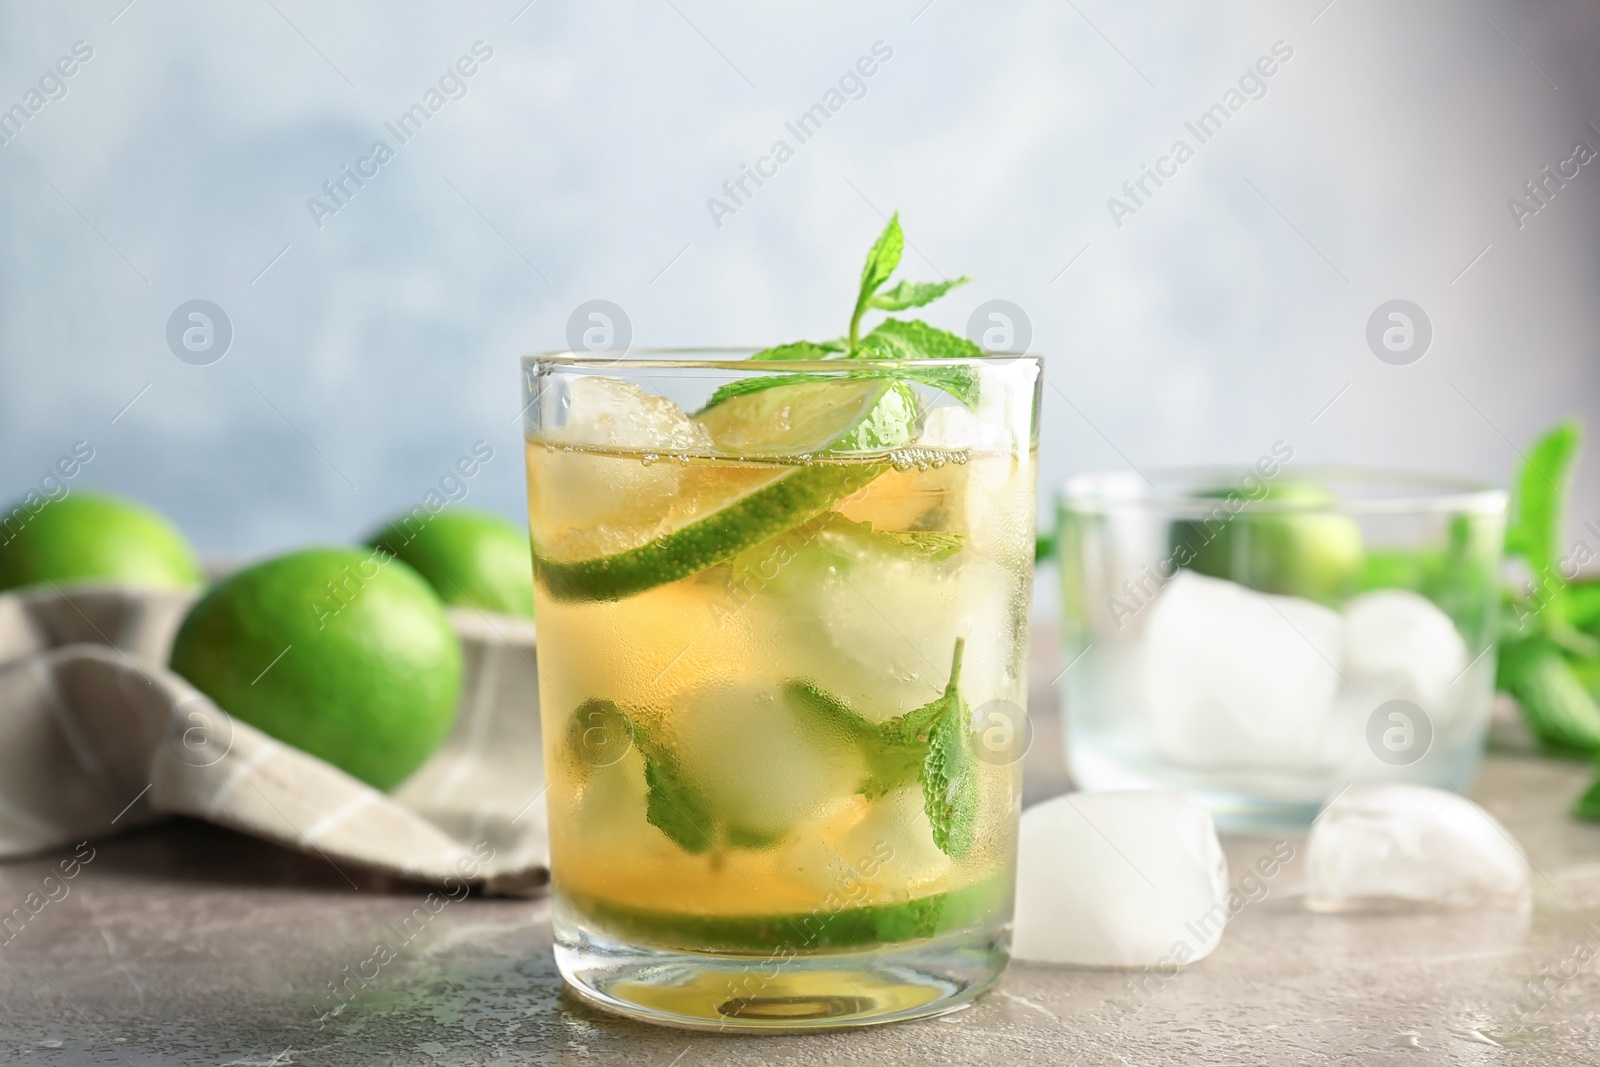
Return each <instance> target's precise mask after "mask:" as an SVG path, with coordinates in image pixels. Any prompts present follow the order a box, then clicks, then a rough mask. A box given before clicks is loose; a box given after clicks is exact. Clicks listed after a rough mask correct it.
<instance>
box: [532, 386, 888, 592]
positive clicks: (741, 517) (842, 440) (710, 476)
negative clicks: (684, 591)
mask: <svg viewBox="0 0 1600 1067" xmlns="http://www.w3.org/2000/svg"><path fill="white" fill-rule="evenodd" d="M695 421H697V422H699V423H700V424H701V425H702V426H704V427H705V429H706V430H707V432H709V433H710V434H711V437H712V440H713V441H714V442H715V445H716V449H717V451H718V452H719V453H721V454H725V455H727V456H728V457H729V458H731V459H737V458H740V457H743V458H760V459H763V460H770V459H775V458H785V459H794V460H796V461H799V465H795V466H791V465H788V464H776V463H774V464H773V465H772V469H771V472H770V474H769V473H767V472H765V471H757V472H756V473H755V474H754V475H752V472H751V470H750V468H749V467H748V466H734V465H732V464H724V463H717V462H715V461H693V462H695V463H696V466H700V465H701V464H703V465H704V467H705V470H704V474H705V476H704V477H703V478H698V479H696V480H694V481H692V482H686V484H685V485H684V486H683V490H682V491H683V492H684V493H686V494H693V495H694V497H695V499H694V500H693V504H694V505H695V506H694V507H693V508H692V509H688V510H689V511H690V514H692V515H693V516H694V517H693V519H692V520H691V521H688V522H685V523H683V524H682V525H679V526H678V527H676V528H674V529H671V530H668V531H667V532H665V533H663V534H662V535H661V536H659V537H657V538H656V539H655V540H653V541H650V542H649V543H648V544H644V545H640V546H639V547H638V548H633V549H629V550H628V551H626V552H619V553H617V554H615V555H609V556H599V557H596V558H592V559H585V560H578V561H575V562H567V561H557V560H552V559H548V558H546V557H545V556H544V555H543V554H542V553H541V552H540V551H539V546H538V545H537V544H535V546H534V576H535V579H536V580H537V581H538V582H539V583H540V584H541V585H542V586H543V587H544V589H545V591H546V592H548V593H549V594H550V595H551V596H552V597H554V598H556V599H557V600H621V599H622V598H624V597H629V596H633V595H634V594H636V593H642V592H644V591H645V590H646V589H653V588H655V587H656V586H658V585H665V584H667V583H668V582H675V581H678V580H679V579H682V578H687V577H689V576H690V575H692V574H696V573H698V572H700V571H702V570H705V569H706V568H707V567H712V566H715V565H717V564H718V563H723V562H726V561H727V560H729V559H732V558H733V557H734V556H736V555H738V554H739V552H741V551H743V550H744V549H746V548H748V547H750V546H751V545H753V544H756V543H758V542H760V541H764V540H766V539H767V538H769V537H772V536H774V535H776V534H780V533H782V532H784V531H785V530H789V529H792V528H794V527H796V526H798V525H800V524H801V523H803V522H805V521H806V520H808V519H810V518H812V517H814V516H816V515H819V514H821V513H822V512H824V511H827V510H828V509H829V508H830V507H832V506H833V505H834V504H835V503H836V502H837V501H839V500H841V499H843V498H844V497H846V496H849V495H850V494H851V493H853V492H855V491H856V490H857V489H859V488H861V487H862V486H864V485H866V484H867V483H868V482H870V481H872V479H874V478H876V477H877V476H878V475H880V474H882V473H883V472H884V470H885V469H887V468H888V466H889V462H888V460H887V459H886V458H885V457H884V456H883V453H885V452H887V451H889V450H890V449H894V448H899V447H901V446H903V445H905V444H906V443H907V442H909V441H910V440H911V438H912V435H913V433H914V432H915V430H916V421H917V397H916V393H915V392H913V391H912V389H911V388H910V387H909V386H907V385H906V384H905V383H903V382H894V381H887V380H883V379H859V378H857V379H849V378H846V379H840V380H836V381H825V382H819V381H805V382H797V383H795V384H793V385H782V386H775V387H773V388H770V389H764V390H762V391H760V392H757V393H748V394H746V395H744V396H739V397H734V398H732V399H730V400H726V401H724V402H723V403H721V404H718V405H717V406H716V407H714V408H711V409H709V410H707V411H703V412H701V413H700V414H699V415H697V416H696V417H695ZM852 453H855V454H860V455H861V458H860V459H859V460H856V461H853V462H852V461H849V457H850V455H851V454H852ZM817 460H834V462H815V461H817ZM838 460H845V462H838Z"/></svg>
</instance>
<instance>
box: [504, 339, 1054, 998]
mask: <svg viewBox="0 0 1600 1067" xmlns="http://www.w3.org/2000/svg"><path fill="white" fill-rule="evenodd" d="M748 355H749V354H748V353H747V352H659V353H645V354H640V355H637V356H630V357H629V358H627V359H621V360H616V359H594V358H584V357H579V356H575V355H573V354H571V353H559V354H554V355H548V356H538V357H529V358H528V359H527V360H526V361H525V362H524V372H525V385H526V390H527V393H526V399H527V402H528V403H527V409H526V433H527V463H528V506H529V516H530V520H531V524H532V532H533V546H534V590H535V601H536V608H537V615H538V620H539V695H540V705H541V715H542V722H543V727H544V738H545V767H546V773H547V776H548V782H549V789H548V792H547V794H546V795H547V802H548V807H549V822H550V853H551V874H552V893H553V902H552V909H553V918H554V930H555V956H556V961H557V963H558V965H559V967H560V969H561V973H562V975H563V976H564V977H565V978H566V980H567V981H568V982H569V983H570V984H571V985H572V987H573V988H574V989H575V990H576V991H577V992H578V993H579V994H580V995H581V996H583V997H584V998H586V999H588V1000H591V1001H593V1002H596V1003H598V1004H600V1005H602V1006H604V1007H607V1008H609V1009H612V1010H615V1011H619V1012H622V1013H624V1014H627V1015H632V1016H635V1017H638V1018H642V1019H645V1020H648V1021H652V1022H659V1023H665V1024H669V1025H677V1026H686V1027H703V1028H713V1029H722V1028H745V1029H749V1028H760V1029H785V1030H794V1029H807V1028H815V1027H836V1026H852V1025H861V1024H866V1023H876V1022H885V1021H889V1020H894V1019H907V1018H914V1017H917V1016H923V1015H932V1014H937V1013H940V1012H944V1011H949V1010H953V1009H954V1008H957V1007H959V1006H961V1005H962V1004H964V1003H966V1002H968V1001H970V1000H971V999H972V998H973V997H975V996H977V995H978V994H979V993H980V992H982V991H983V990H984V989H985V988H987V987H988V986H989V985H990V984H991V983H993V981H994V980H995V978H996V977H997V976H998V975H999V973H1000V971H1001V970H1002V969H1003V968H1004V966H1005V964H1006V961H1007V959H1008V948H1009V942H1010V920H1011V904H1012V889H1013V875H1014V868H1015V859H1016V825H1017V814H1018V811H1019V807H1020V805H1019V800H1020V795H1021V765H1020V762H1019V760H1020V758H1021V755H1022V751H1021V749H1022V747H1023V746H1022V739H1023V738H1024V737H1025V736H1026V730H1025V723H1024V722H1023V716H1024V714H1025V712H1024V708H1025V705H1026V700H1027V655H1028V610H1029V602H1030V598H1031V584H1032V569H1033V543H1034V539H1033V524H1034V489H1035V465H1036V443H1035V412H1036V410H1037V406H1038V397H1039V383H1040V374H1041V365H1040V361H1039V360H1037V359H1035V358H1031V357H1025V358H1016V359H974V360H934V361H915V360H907V361H894V362H892V363H891V362H887V361H862V360H828V361H819V362H793V361H791V362H775V361H774V362H766V361H759V360H751V359H749V358H748Z"/></svg>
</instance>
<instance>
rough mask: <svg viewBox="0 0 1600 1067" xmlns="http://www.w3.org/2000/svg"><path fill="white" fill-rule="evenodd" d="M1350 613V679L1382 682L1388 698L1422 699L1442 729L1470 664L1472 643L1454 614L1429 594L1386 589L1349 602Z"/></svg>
mask: <svg viewBox="0 0 1600 1067" xmlns="http://www.w3.org/2000/svg"><path fill="white" fill-rule="evenodd" d="M1344 618H1345V635H1344V671H1345V674H1346V675H1347V676H1348V677H1349V679H1350V681H1351V682H1352V683H1353V684H1357V685H1360V684H1363V683H1367V684H1369V685H1372V686H1375V687H1381V688H1382V689H1384V690H1385V691H1386V692H1387V694H1388V695H1387V696H1385V697H1384V699H1395V698H1404V699H1406V700H1411V701H1414V702H1416V703H1417V704H1420V705H1421V706H1422V708H1423V710H1425V711H1427V712H1428V714H1429V715H1430V716H1433V717H1434V721H1435V727H1436V728H1437V726H1438V725H1439V721H1440V720H1441V719H1442V718H1444V717H1447V716H1448V713H1449V711H1450V709H1451V707H1452V705H1453V703H1454V702H1453V701H1452V700H1451V699H1450V698H1451V693H1450V688H1451V683H1452V682H1454V681H1455V679H1456V678H1457V677H1459V676H1460V674H1461V672H1462V671H1464V670H1465V669H1466V667H1467V645H1466V642H1465V641H1463V640H1462V639H1461V635H1460V634H1459V633H1458V632H1456V627H1455V623H1453V622H1451V621H1450V616H1448V615H1446V614H1445V613H1444V612H1442V611H1440V610H1439V609H1438V608H1437V607H1435V606H1434V604H1433V602H1432V601H1431V600H1429V599H1428V598H1427V597H1425V596H1421V595H1419V594H1417V593H1413V592H1411V591H1409V590H1406V589H1380V590H1377V591H1376V592H1371V593H1363V594H1362V595H1360V596H1358V597H1356V598H1355V599H1353V600H1351V601H1350V603H1348V604H1346V605H1345V609H1344ZM1375 706H1376V705H1374V707H1375Z"/></svg>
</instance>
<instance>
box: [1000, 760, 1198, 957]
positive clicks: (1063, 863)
mask: <svg viewBox="0 0 1600 1067" xmlns="http://www.w3.org/2000/svg"><path fill="white" fill-rule="evenodd" d="M1227 893H1228V864H1227V860H1226V859H1225V858H1224V857H1223V855H1222V846H1221V845H1220V844H1219V843H1218V841H1217V831H1216V828H1215V827H1214V826H1213V824H1212V822H1211V813H1210V812H1209V811H1207V810H1206V809H1205V808H1204V807H1203V806H1201V805H1200V804H1198V803H1196V802H1195V801H1192V800H1190V799H1188V798H1187V797H1185V796H1183V795H1182V794H1180V793H1168V792H1162V791H1158V790H1137V791H1130V792H1109V793H1074V794H1071V795H1070V796H1064V797H1058V798H1056V799H1055V800H1049V801H1046V802H1045V803H1043V804H1037V805H1035V806H1033V807H1031V808H1029V809H1027V810H1026V811H1024V812H1023V813H1022V826H1021V830H1020V836H1019V841H1018V854H1017V910H1016V926H1015V930H1016V933H1015V937H1014V939H1013V944H1012V954H1013V955H1014V956H1016V957H1017V958H1018V959H1024V960H1042V961H1046V962H1051V963H1071V964H1078V965H1080V966H1089V967H1144V966H1151V965H1155V964H1158V963H1167V962H1171V963H1180V964H1181V963H1188V962H1191V961H1193V960H1198V959H1201V958H1203V957H1204V956H1206V955H1208V954H1209V953H1210V952H1211V950H1212V949H1214V948H1216V947H1217V943H1218V941H1220V940H1221V938H1222V928H1223V926H1224V925H1225V924H1226V922H1227V920H1228V916H1229V914H1230V913H1229V910H1228V904H1227V899H1226V898H1227Z"/></svg>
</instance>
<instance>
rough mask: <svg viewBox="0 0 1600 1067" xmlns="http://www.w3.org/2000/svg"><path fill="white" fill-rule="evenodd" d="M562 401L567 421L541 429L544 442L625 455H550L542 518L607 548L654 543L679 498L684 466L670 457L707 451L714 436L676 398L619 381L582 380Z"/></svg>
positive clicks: (560, 531)
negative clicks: (670, 398)
mask: <svg viewBox="0 0 1600 1067" xmlns="http://www.w3.org/2000/svg"><path fill="white" fill-rule="evenodd" d="M564 401H565V402H566V403H567V405H568V408H567V417H566V421H565V422H563V423H562V424H561V425H559V426H544V427H541V428H540V431H539V437H540V440H542V441H545V442H547V443H549V444H551V445H576V446H586V447H588V448H595V449H608V448H615V449H619V450H623V454H622V455H620V456H614V457H610V456H605V455H603V454H602V455H598V456H597V455H594V454H592V453H590V454H574V455H567V454H565V453H563V452H561V451H559V450H557V451H554V452H552V454H551V455H550V456H549V457H547V460H546V462H545V463H544V464H542V469H543V471H544V472H545V473H544V474H543V476H542V478H543V479H544V480H547V484H546V485H544V486H543V487H542V488H541V491H540V494H539V505H538V506H539V509H540V510H541V511H542V512H543V513H544V518H543V521H544V522H545V523H547V524H549V525H550V526H551V527H553V528H555V529H556V530H557V531H558V534H557V536H558V537H559V536H563V532H564V531H580V532H581V533H582V534H583V535H584V536H585V537H586V538H587V539H588V540H589V541H592V542H593V543H594V544H595V545H598V546H604V548H603V550H605V551H620V550H622V549H623V548H630V547H633V546H634V545H635V544H639V543H642V542H643V541H646V540H649V538H650V537H652V536H654V535H655V534H656V532H657V528H658V526H659V525H660V524H661V523H662V521H663V520H664V518H665V516H666V515H667V514H668V512H669V511H670V510H671V508H672V506H673V504H674V503H675V502H676V501H677V499H678V497H679V487H680V485H681V483H682V481H683V476H684V466H683V464H682V463H680V462H677V461H675V460H673V459H672V458H671V456H672V454H674V453H683V452H704V451H708V450H709V449H710V447H711V435H710V434H709V433H707V432H706V430H705V428H704V427H702V426H700V425H699V424H698V423H696V422H694V421H693V420H691V419H690V418H689V416H687V415H685V414H684V413H683V410H682V409H681V408H679V407H678V405H676V404H674V403H673V402H672V401H670V400H667V399H666V398H664V397H659V396H652V395H651V394H649V393H647V392H645V391H644V390H643V389H641V388H639V387H638V386H637V385H634V384H633V383H632V382H624V381H619V380H617V379H615V378H602V377H591V378H578V379H576V380H575V381H573V382H571V383H570V385H569V386H568V393H567V396H566V397H565V398H564Z"/></svg>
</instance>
